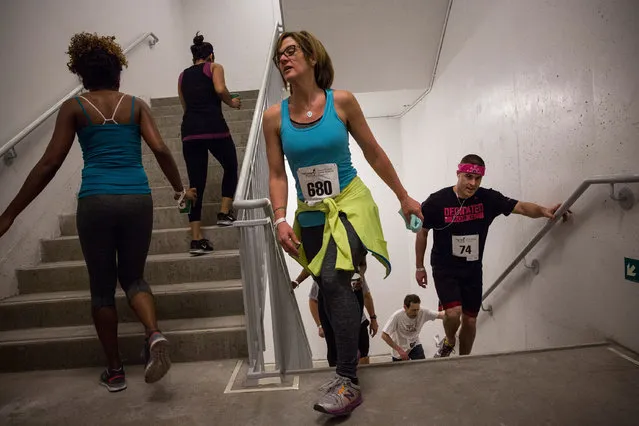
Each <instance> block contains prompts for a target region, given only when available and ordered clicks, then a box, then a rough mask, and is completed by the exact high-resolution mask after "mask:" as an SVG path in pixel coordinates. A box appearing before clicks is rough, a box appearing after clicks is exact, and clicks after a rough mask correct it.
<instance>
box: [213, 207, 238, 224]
mask: <svg viewBox="0 0 639 426" xmlns="http://www.w3.org/2000/svg"><path fill="white" fill-rule="evenodd" d="M233 222H235V216H234V215H233V211H232V210H231V211H229V212H228V213H218V214H217V226H232V225H233Z"/></svg>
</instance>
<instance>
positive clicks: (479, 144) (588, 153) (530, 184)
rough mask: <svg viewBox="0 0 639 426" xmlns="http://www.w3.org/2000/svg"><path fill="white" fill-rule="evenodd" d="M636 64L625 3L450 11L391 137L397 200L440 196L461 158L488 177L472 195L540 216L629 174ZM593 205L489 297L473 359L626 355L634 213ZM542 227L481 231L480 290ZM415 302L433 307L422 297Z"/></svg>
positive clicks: (638, 316)
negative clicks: (483, 192)
mask: <svg viewBox="0 0 639 426" xmlns="http://www.w3.org/2000/svg"><path fill="white" fill-rule="evenodd" d="M638 58H639V7H637V4H636V2H635V1H633V0H625V1H616V2H608V1H603V0H590V1H582V0H564V1H547V2H531V1H527V0H455V1H454V2H453V9H452V12H451V17H450V21H449V24H448V30H447V33H446V39H445V41H444V47H443V52H442V58H441V60H440V66H439V69H438V72H437V79H436V81H435V84H434V88H433V90H432V92H431V93H430V94H429V96H428V97H427V98H426V99H425V100H424V101H423V102H421V103H420V104H419V105H418V106H417V107H416V108H415V109H414V110H413V111H411V112H410V113H409V114H408V115H406V116H405V117H404V118H403V120H402V123H401V133H402V145H403V147H404V156H403V166H404V173H405V175H406V176H410V177H411V178H412V180H411V181H410V182H409V183H408V188H409V190H410V192H411V193H415V194H419V196H420V197H421V198H422V199H425V198H426V197H427V196H428V194H429V193H431V192H434V191H435V190H437V189H439V188H441V187H443V186H446V185H452V184H454V182H455V167H456V164H457V163H458V161H459V159H460V158H461V157H462V156H463V155H464V154H467V153H470V152H473V153H477V154H479V155H482V156H483V157H484V158H485V160H486V161H487V163H488V164H487V165H488V171H487V173H488V174H487V176H486V177H485V179H484V186H487V187H494V188H497V189H499V190H501V191H502V192H504V193H505V194H508V195H511V196H512V197H515V198H519V199H524V200H527V201H535V202H539V203H542V204H546V205H549V204H552V203H555V202H560V201H562V200H563V199H565V198H566V197H567V196H568V195H569V194H570V193H571V192H572V191H573V190H574V189H575V188H576V187H577V185H578V184H579V183H580V182H581V181H582V180H583V179H584V178H587V177H590V176H592V175H597V174H610V173H624V172H625V173H639V124H638V123H639V79H637V69H639V59H638ZM632 188H633V189H634V192H635V195H637V196H639V185H634V186H632ZM607 194H608V187H603V186H601V187H594V188H591V189H590V190H589V191H588V192H587V193H586V194H585V195H584V197H583V198H582V199H581V200H580V201H579V202H578V203H577V204H576V205H575V207H574V209H573V210H574V212H575V221H574V223H573V224H571V225H567V226H561V227H558V228H557V229H556V230H554V231H553V232H552V233H551V234H550V235H549V236H548V237H547V238H546V240H545V241H544V242H542V243H541V244H540V245H539V247H538V248H537V249H536V250H535V252H534V256H531V257H530V258H531V259H532V258H533V257H537V258H539V259H540V261H541V273H540V275H538V276H532V275H531V274H530V273H528V272H527V271H526V270H525V269H524V268H523V266H519V267H518V268H517V269H516V270H515V272H514V273H513V274H512V275H511V277H510V278H509V279H508V280H507V281H506V282H505V283H504V284H503V286H502V288H500V289H499V290H498V291H497V292H496V293H495V294H494V297H492V298H491V300H490V302H491V303H492V304H493V306H494V309H495V315H494V317H488V316H485V315H482V316H481V317H480V330H479V333H478V337H477V343H476V352H477V353H481V352H488V351H495V350H513V349H526V348H537V347H548V346H556V345H567V344H576V343H585V342H592V341H596V340H601V339H602V338H605V337H610V338H613V339H615V340H617V341H619V342H620V343H622V344H625V345H627V346H629V347H631V348H633V349H634V350H639V332H638V331H639V330H638V328H637V327H638V326H637V324H639V310H637V308H636V307H637V303H639V285H637V284H636V283H631V282H628V281H624V276H623V258H624V256H628V257H634V258H638V257H639V208H638V207H635V209H634V210H632V211H630V212H624V211H622V210H621V209H620V208H619V207H618V206H617V205H616V204H615V203H614V202H612V201H610V200H609V199H608V196H607ZM542 226H543V222H542V220H538V221H533V220H531V219H524V218H520V217H510V218H508V219H504V218H500V219H498V220H497V221H496V222H495V224H494V225H493V227H492V228H491V234H490V237H489V240H488V244H487V250H486V256H485V260H484V283H485V286H488V285H489V284H491V283H492V281H493V280H494V279H495V278H496V277H497V276H498V275H499V273H501V272H502V271H503V269H504V268H505V267H506V265H507V264H508V263H509V262H510V261H511V260H512V259H513V258H514V256H515V254H516V253H517V251H518V250H519V249H521V248H523V246H524V244H525V243H526V242H527V241H528V240H529V239H530V238H531V237H532V235H533V234H534V233H535V232H536V230H538V229H539V228H541V227H542ZM411 258H412V255H411ZM431 282H432V281H431ZM411 285H412V286H413V288H414V289H415V290H417V287H416V285H415V284H411ZM420 293H421V294H425V295H426V297H427V298H428V299H429V300H430V301H431V303H432V302H433V301H436V296H435V290H434V288H432V287H429V289H428V290H426V291H425V292H424V291H421V292H420Z"/></svg>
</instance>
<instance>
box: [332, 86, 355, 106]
mask: <svg viewBox="0 0 639 426" xmlns="http://www.w3.org/2000/svg"><path fill="white" fill-rule="evenodd" d="M333 100H334V101H335V103H336V104H337V105H338V106H340V107H343V108H347V107H349V106H352V105H353V104H354V103H356V102H357V100H356V99H355V95H353V94H352V93H351V92H349V91H348V90H333Z"/></svg>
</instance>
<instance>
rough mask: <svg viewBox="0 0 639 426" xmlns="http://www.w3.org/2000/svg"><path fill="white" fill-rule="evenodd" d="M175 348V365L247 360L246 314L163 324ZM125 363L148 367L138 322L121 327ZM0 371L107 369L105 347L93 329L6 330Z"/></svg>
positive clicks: (0, 349) (1, 342) (0, 339)
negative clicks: (95, 367) (206, 361)
mask: <svg viewBox="0 0 639 426" xmlns="http://www.w3.org/2000/svg"><path fill="white" fill-rule="evenodd" d="M159 326H160V329H161V330H162V332H163V333H164V334H165V335H166V337H167V338H168V339H169V342H170V344H171V360H172V361H173V362H190V361H205V360H214V359H224V358H244V357H246V356H247V354H248V349H247V344H246V327H245V321H244V317H243V316H239V315H236V316H225V317H214V318H193V319H179V320H166V321H160V322H159ZM118 334H119V349H120V353H121V356H122V361H123V362H124V363H125V365H131V364H142V363H143V360H142V356H141V353H142V349H143V345H144V329H143V327H142V325H141V324H139V323H137V322H130V323H122V324H120V326H119V327H118ZM0 359H2V362H0V371H3V372H7V371H25V370H45V369H68V368H78V367H94V366H103V365H104V364H105V361H104V355H103V352H102V347H101V346H100V342H99V341H98V338H97V336H96V334H95V329H94V328H93V326H92V325H82V326H72V327H55V328H31V329H22V330H12V331H5V332H0Z"/></svg>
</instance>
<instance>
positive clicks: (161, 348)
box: [144, 331, 171, 383]
mask: <svg viewBox="0 0 639 426" xmlns="http://www.w3.org/2000/svg"><path fill="white" fill-rule="evenodd" d="M144 352H145V358H146V366H145V368H144V381H145V382H147V383H155V382H157V381H158V380H160V379H161V378H162V377H164V375H165V374H166V373H167V371H169V369H170V368H171V358H169V341H168V340H166V337H164V335H163V334H162V333H160V332H159V331H156V332H154V333H153V334H151V336H150V337H149V338H148V340H147V341H146V345H145V351H144Z"/></svg>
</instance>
